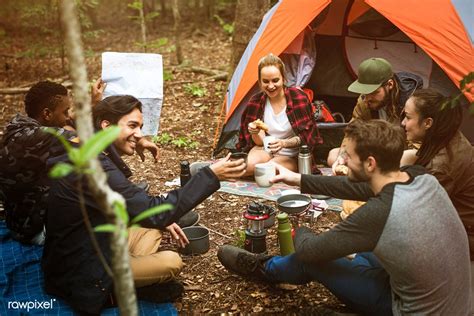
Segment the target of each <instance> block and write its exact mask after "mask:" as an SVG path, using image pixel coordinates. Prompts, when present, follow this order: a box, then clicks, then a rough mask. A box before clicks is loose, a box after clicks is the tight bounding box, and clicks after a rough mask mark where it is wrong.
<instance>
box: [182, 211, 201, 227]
mask: <svg viewBox="0 0 474 316" xmlns="http://www.w3.org/2000/svg"><path fill="white" fill-rule="evenodd" d="M200 219H201V216H199V213H198V212H195V211H189V212H187V213H186V214H184V215H183V216H181V218H180V219H179V220H178V222H177V224H178V226H179V227H181V228H184V227H189V226H194V225H196V224H197V223H199V220H200Z"/></svg>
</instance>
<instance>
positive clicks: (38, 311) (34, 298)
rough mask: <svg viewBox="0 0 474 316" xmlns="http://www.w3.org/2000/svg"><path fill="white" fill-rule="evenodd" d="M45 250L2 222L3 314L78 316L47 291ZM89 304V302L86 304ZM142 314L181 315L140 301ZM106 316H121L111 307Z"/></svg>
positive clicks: (0, 302) (168, 306) (0, 284)
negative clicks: (25, 241)
mask: <svg viewBox="0 0 474 316" xmlns="http://www.w3.org/2000/svg"><path fill="white" fill-rule="evenodd" d="M42 252H43V247H41V246H29V245H22V244H20V243H19V242H16V241H14V240H13V239H12V238H11V236H10V233H9V232H8V229H7V228H6V225H5V221H0V292H1V298H0V315H2V316H4V315H8V316H9V315H76V313H74V312H73V310H72V309H71V308H70V307H69V306H68V305H67V304H66V302H64V301H63V300H61V299H60V298H57V297H54V296H51V295H48V294H46V293H45V291H44V290H43V285H44V280H43V272H42V271H41V266H40V264H41V255H42ZM84 304H87V302H84ZM138 307H139V310H140V315H143V316H145V315H147V316H148V315H177V314H178V313H177V310H176V308H175V307H174V306H173V304H170V303H167V304H153V303H148V302H139V306H138ZM102 315H120V313H119V310H118V308H109V309H106V310H104V311H103V313H102Z"/></svg>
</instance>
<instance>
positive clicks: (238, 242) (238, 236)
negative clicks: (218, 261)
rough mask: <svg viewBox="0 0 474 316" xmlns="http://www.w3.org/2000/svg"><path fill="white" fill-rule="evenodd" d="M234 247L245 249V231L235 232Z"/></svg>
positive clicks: (238, 230) (237, 230)
mask: <svg viewBox="0 0 474 316" xmlns="http://www.w3.org/2000/svg"><path fill="white" fill-rule="evenodd" d="M232 245H234V246H235V247H239V248H244V245H245V231H244V230H243V229H235V230H234V240H233V241H232Z"/></svg>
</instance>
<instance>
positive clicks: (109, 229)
mask: <svg viewBox="0 0 474 316" xmlns="http://www.w3.org/2000/svg"><path fill="white" fill-rule="evenodd" d="M115 230H116V227H115V225H113V224H103V225H99V226H96V227H94V231H95V232H96V233H113V232H115Z"/></svg>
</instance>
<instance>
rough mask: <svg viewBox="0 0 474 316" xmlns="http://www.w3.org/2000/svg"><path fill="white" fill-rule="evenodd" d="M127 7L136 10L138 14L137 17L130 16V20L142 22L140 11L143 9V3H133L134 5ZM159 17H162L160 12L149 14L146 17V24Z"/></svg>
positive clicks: (130, 4)
mask: <svg viewBox="0 0 474 316" xmlns="http://www.w3.org/2000/svg"><path fill="white" fill-rule="evenodd" d="M127 7H129V8H130V9H133V10H136V11H137V12H138V13H137V15H131V16H128V18H129V19H131V20H134V21H138V22H140V11H141V10H142V9H143V4H142V2H141V1H133V2H132V3H129V4H127ZM159 15H160V12H158V11H151V12H148V13H147V14H145V16H144V19H145V22H148V21H151V20H153V19H155V18H157V17H158V16H159Z"/></svg>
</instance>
